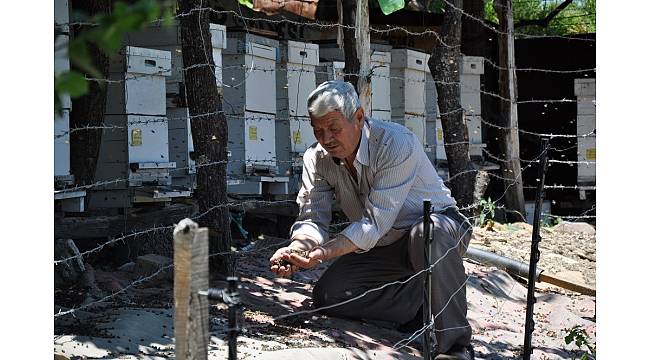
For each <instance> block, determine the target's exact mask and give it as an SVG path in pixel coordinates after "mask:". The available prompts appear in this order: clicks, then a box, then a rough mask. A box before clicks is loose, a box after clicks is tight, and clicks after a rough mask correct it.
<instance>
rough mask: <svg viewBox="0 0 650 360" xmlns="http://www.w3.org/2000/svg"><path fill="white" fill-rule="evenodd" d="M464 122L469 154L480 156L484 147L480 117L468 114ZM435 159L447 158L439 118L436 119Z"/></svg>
mask: <svg viewBox="0 0 650 360" xmlns="http://www.w3.org/2000/svg"><path fill="white" fill-rule="evenodd" d="M464 120H465V122H466V124H467V135H468V137H469V155H470V156H471V157H482V156H483V148H485V147H486V145H485V144H483V143H482V142H481V141H482V135H481V117H480V116H475V115H470V116H467V115H466V116H465V119H464ZM435 155H436V159H437V160H447V154H446V153H445V144H444V132H443V130H442V121H441V120H440V118H438V120H437V121H436V154H435Z"/></svg>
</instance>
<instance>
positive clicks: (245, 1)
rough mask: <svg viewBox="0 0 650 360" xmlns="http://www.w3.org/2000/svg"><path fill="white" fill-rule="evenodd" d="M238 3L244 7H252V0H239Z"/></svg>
mask: <svg viewBox="0 0 650 360" xmlns="http://www.w3.org/2000/svg"><path fill="white" fill-rule="evenodd" d="M239 3H240V4H241V5H244V6H246V7H247V8H249V9H252V8H253V1H252V0H239Z"/></svg>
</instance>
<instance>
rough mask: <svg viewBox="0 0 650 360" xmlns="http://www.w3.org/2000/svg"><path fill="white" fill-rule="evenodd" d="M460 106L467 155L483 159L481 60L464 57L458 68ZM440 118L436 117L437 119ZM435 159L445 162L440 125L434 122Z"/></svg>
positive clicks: (474, 57) (480, 58)
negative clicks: (467, 145) (466, 142)
mask: <svg viewBox="0 0 650 360" xmlns="http://www.w3.org/2000/svg"><path fill="white" fill-rule="evenodd" d="M460 70H461V72H460V104H461V107H462V108H463V117H464V120H465V123H466V124H467V132H468V136H469V154H470V156H471V157H472V158H475V159H480V158H482V157H483V150H482V148H484V147H485V144H483V135H482V126H481V125H482V122H481V74H483V71H484V69H483V58H482V57H477V56H464V57H463V58H462V65H461V67H460ZM439 118H440V116H439V115H438V119H439ZM436 159H437V160H447V156H446V154H445V144H444V135H443V130H442V123H441V122H440V121H439V120H438V121H437V122H436Z"/></svg>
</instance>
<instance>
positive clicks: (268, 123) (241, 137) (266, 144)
mask: <svg viewBox="0 0 650 360" xmlns="http://www.w3.org/2000/svg"><path fill="white" fill-rule="evenodd" d="M228 153H229V162H228V172H229V174H230V175H235V176H239V175H251V174H254V173H264V174H268V175H275V172H276V170H275V168H276V166H277V163H276V155H275V115H273V114H263V113H255V112H249V111H247V112H245V113H244V114H243V115H241V116H235V115H233V116H228Z"/></svg>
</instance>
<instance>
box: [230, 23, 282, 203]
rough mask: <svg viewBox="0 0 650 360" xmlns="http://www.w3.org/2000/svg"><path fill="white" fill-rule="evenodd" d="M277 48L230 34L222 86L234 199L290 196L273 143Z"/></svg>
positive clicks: (267, 41) (249, 36)
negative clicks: (265, 194) (285, 194)
mask: <svg viewBox="0 0 650 360" xmlns="http://www.w3.org/2000/svg"><path fill="white" fill-rule="evenodd" d="M278 46H279V44H278V41H277V40H273V39H269V38H266V37H263V36H258V35H254V34H250V33H245V32H234V33H228V38H227V46H226V49H225V50H224V52H223V65H224V69H223V82H224V111H225V112H226V116H227V117H228V152H229V155H230V158H229V160H230V161H229V163H228V174H229V177H230V179H229V186H228V191H229V192H231V193H239V194H263V193H270V194H277V193H286V192H287V182H288V181H289V179H288V178H287V177H284V176H279V174H278V168H277V165H278V162H277V157H276V143H275V139H276V135H275V118H276V115H277V104H276V101H277V100H276V95H277V94H276V58H277V51H278Z"/></svg>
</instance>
